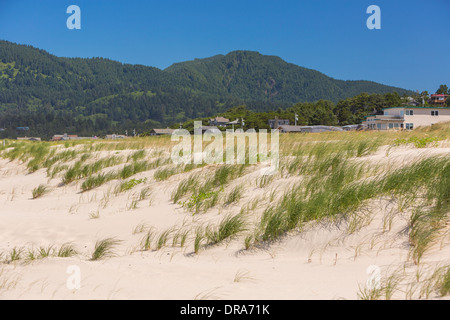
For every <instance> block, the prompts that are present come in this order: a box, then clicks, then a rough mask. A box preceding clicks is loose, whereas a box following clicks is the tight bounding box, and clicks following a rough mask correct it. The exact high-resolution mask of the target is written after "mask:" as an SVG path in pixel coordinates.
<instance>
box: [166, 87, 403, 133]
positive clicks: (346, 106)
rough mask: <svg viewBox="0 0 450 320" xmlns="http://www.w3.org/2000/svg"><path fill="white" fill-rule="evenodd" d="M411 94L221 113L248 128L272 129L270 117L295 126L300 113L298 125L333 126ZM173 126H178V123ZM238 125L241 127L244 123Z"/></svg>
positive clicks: (356, 119)
mask: <svg viewBox="0 0 450 320" xmlns="http://www.w3.org/2000/svg"><path fill="white" fill-rule="evenodd" d="M407 101H408V100H407V97H400V95H399V94H397V93H395V92H394V93H386V94H383V95H382V94H367V93H362V94H359V95H357V96H355V97H352V98H348V99H345V100H341V101H339V102H338V103H337V104H335V103H333V102H332V101H328V100H319V101H317V102H300V103H297V104H294V105H292V106H290V107H287V108H278V109H275V110H273V111H267V112H258V111H255V110H252V109H251V108H248V106H246V105H241V106H238V107H235V108H232V109H230V110H228V111H226V112H223V113H220V114H218V116H221V117H224V118H227V119H229V120H230V121H234V120H236V119H239V123H241V122H242V119H244V130H247V129H250V128H254V129H256V130H259V129H270V127H269V120H270V119H275V118H276V117H277V118H278V119H287V120H289V121H290V124H291V125H294V124H295V115H297V119H298V120H297V125H329V126H336V125H339V126H344V125H349V124H359V123H361V122H362V121H363V120H364V117H365V116H367V115H368V114H370V113H372V112H376V113H380V112H381V111H382V109H383V108H387V107H397V106H400V105H401V104H403V103H406V102H407ZM210 118H211V117H205V118H199V119H195V120H190V121H187V122H185V123H184V124H183V128H185V129H187V130H190V131H193V127H194V121H196V120H201V121H202V123H203V125H208V124H209V119H210ZM172 128H178V126H177V125H176V124H174V125H173V126H172ZM235 128H241V126H240V125H238V126H236V127H235Z"/></svg>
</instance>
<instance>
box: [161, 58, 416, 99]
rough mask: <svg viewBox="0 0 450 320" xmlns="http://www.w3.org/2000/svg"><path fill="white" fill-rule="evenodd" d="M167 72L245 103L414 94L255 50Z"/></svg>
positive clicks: (179, 66)
mask: <svg viewBox="0 0 450 320" xmlns="http://www.w3.org/2000/svg"><path fill="white" fill-rule="evenodd" d="M165 71H167V72H169V73H171V74H174V75H177V76H179V77H180V78H182V79H183V80H184V81H185V83H186V82H188V83H189V86H190V87H192V88H195V89H198V90H202V91H206V92H212V93H216V94H219V95H225V94H231V95H232V96H234V97H237V98H241V99H244V100H259V101H274V102H276V101H279V102H289V103H297V102H313V101H317V100H320V99H324V100H330V101H333V102H335V103H336V102H338V101H339V100H342V99H346V98H349V97H353V96H355V95H358V94H360V93H362V92H365V93H368V94H372V93H379V94H384V93H388V92H394V91H396V92H397V93H398V94H400V95H403V94H405V93H406V94H408V93H411V92H410V91H408V90H405V89H400V88H395V87H390V86H385V85H382V84H379V83H375V82H370V81H343V80H335V79H333V78H330V77H328V76H326V75H324V74H323V73H320V72H318V71H316V70H311V69H306V68H303V67H299V66H297V65H294V64H291V63H287V62H286V61H284V60H282V59H281V58H279V57H275V56H265V55H262V54H260V53H258V52H253V51H234V52H231V53H229V54H227V55H225V56H224V55H217V56H214V57H211V58H207V59H196V60H194V61H188V62H181V63H176V64H174V65H172V66H170V67H169V68H167V69H166V70H165Z"/></svg>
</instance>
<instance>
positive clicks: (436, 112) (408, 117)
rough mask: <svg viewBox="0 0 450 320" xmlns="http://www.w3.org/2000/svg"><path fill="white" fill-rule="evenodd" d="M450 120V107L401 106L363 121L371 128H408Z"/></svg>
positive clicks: (386, 109) (384, 110) (387, 109)
mask: <svg viewBox="0 0 450 320" xmlns="http://www.w3.org/2000/svg"><path fill="white" fill-rule="evenodd" d="M447 121H450V107H443V106H442V107H441V106H431V107H430V106H401V107H392V108H385V109H383V114H380V115H370V116H368V117H366V120H365V121H364V122H363V123H362V124H363V125H364V126H365V127H366V128H367V129H369V130H390V129H407V130H413V129H415V128H418V127H425V126H431V125H433V124H436V123H439V122H447Z"/></svg>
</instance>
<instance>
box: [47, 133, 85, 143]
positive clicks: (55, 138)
mask: <svg viewBox="0 0 450 320" xmlns="http://www.w3.org/2000/svg"><path fill="white" fill-rule="evenodd" d="M67 140H78V136H77V135H73V134H67V133H64V134H55V135H53V137H52V139H51V140H50V141H67Z"/></svg>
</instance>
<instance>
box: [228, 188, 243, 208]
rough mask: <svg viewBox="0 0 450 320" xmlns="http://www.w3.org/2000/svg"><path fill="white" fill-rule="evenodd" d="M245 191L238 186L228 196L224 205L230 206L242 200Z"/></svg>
mask: <svg viewBox="0 0 450 320" xmlns="http://www.w3.org/2000/svg"><path fill="white" fill-rule="evenodd" d="M243 191H244V188H243V186H242V185H239V186H236V187H235V188H233V190H231V192H230V193H229V194H228V195H227V196H226V198H225V202H224V205H226V206H227V205H230V204H232V203H237V202H239V201H240V200H241V198H242V193H243Z"/></svg>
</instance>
